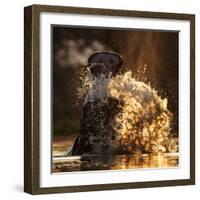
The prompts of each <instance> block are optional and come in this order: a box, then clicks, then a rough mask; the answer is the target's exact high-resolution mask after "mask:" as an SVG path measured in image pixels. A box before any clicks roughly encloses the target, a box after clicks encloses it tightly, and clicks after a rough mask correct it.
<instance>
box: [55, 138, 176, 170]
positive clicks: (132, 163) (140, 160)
mask: <svg viewBox="0 0 200 200" xmlns="http://www.w3.org/2000/svg"><path fill="white" fill-rule="evenodd" d="M75 137H76V136H71V137H66V138H65V137H57V138H56V139H54V142H53V160H52V173H58V172H72V171H92V170H121V169H142V168H169V167H178V164H179V155H178V153H163V154H159V155H153V154H128V155H104V156H82V157H80V156H69V157H67V156H64V154H65V152H66V149H68V148H69V147H70V146H71V145H72V144H73V141H74V139H75Z"/></svg>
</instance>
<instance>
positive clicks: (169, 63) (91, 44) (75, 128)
mask: <svg viewBox="0 0 200 200" xmlns="http://www.w3.org/2000/svg"><path fill="white" fill-rule="evenodd" d="M52 33H53V57H52V58H53V60H52V61H53V69H52V77H53V91H52V94H53V96H52V99H53V134H54V135H66V136H67V135H73V134H78V133H79V128H80V127H79V119H80V115H81V109H82V104H83V101H84V97H83V98H82V99H78V96H77V87H78V86H79V85H80V80H79V75H80V69H81V68H82V67H83V66H85V65H86V64H87V58H88V56H89V55H90V54H91V53H93V52H95V51H100V50H113V51H115V52H117V53H119V54H121V55H122V56H123V61H124V62H123V63H124V64H123V71H128V70H130V69H131V70H132V71H133V73H137V71H138V69H139V68H143V67H144V66H146V78H147V80H146V81H147V82H150V83H151V85H152V86H153V87H154V88H155V89H157V90H158V91H160V95H161V96H163V97H167V98H168V100H169V110H170V111H171V112H173V114H174V121H173V132H176V133H177V134H178V131H177V129H178V33H176V32H164V31H148V30H140V31H139V30H134V29H129V30H128V29H121V30H120V29H118V30H117V29H115V30H112V29H102V28H101V29H99V28H91V27H66V26H65V27H63V26H53V30H52Z"/></svg>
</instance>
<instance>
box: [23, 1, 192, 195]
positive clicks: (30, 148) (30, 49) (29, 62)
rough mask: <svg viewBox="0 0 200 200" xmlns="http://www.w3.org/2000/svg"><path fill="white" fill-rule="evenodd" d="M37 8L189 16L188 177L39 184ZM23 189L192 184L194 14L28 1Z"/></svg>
mask: <svg viewBox="0 0 200 200" xmlns="http://www.w3.org/2000/svg"><path fill="white" fill-rule="evenodd" d="M41 12H57V13H78V14H90V15H110V16H126V17H143V18H161V19H178V20H189V22H190V178H189V179H183V180H170V181H150V182H138V183H137V182H133V183H115V184H101V185H85V186H66V187H50V188H41V187H40V183H39V180H40V170H39V162H40V159H39V158H40V153H39V152H40V151H39V150H40V149H39V143H40V141H39V134H40V133H39V126H40V124H39V113H40V105H39V90H40V83H39V71H40V70H39V68H40V66H39V61H40V53H39V41H40V37H39V24H40V22H39V17H40V13H41ZM24 93H25V98H24V102H25V103H24V191H25V192H27V193H30V194H45V193H62V192H82V191H94V190H96V191H97V190H111V189H127V188H144V187H161V186H176V185H192V184H195V15H192V14H176V13H160V12H146V11H145V12H143V11H127V10H110V9H96V8H95V9H94V8H79V7H63V6H49V5H32V6H28V7H25V9H24Z"/></svg>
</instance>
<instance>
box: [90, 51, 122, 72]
mask: <svg viewBox="0 0 200 200" xmlns="http://www.w3.org/2000/svg"><path fill="white" fill-rule="evenodd" d="M105 57H107V58H108V59H103V58H105ZM104 60H109V64H113V65H116V68H117V70H116V71H117V72H118V71H119V70H120V69H121V67H122V63H123V59H122V56H121V55H120V54H118V53H115V52H113V51H97V52H95V53H93V54H91V55H90V56H89V58H88V64H89V65H91V64H93V63H104ZM111 62H112V63H111ZM104 64H107V63H104Z"/></svg>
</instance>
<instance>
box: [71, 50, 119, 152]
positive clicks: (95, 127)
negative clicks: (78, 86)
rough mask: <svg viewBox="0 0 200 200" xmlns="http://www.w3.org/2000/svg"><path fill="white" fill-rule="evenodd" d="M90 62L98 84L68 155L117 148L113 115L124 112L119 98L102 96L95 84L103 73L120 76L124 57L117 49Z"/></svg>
mask: <svg viewBox="0 0 200 200" xmlns="http://www.w3.org/2000/svg"><path fill="white" fill-rule="evenodd" d="M88 65H89V69H90V71H91V74H92V76H93V77H94V79H95V80H96V82H97V83H94V87H92V88H91V89H90V90H89V91H88V94H87V96H86V98H85V101H84V104H83V108H82V114H81V119H80V133H79V135H78V137H77V138H76V140H75V142H74V144H73V145H72V147H71V149H70V151H69V153H68V155H71V156H73V155H103V154H107V153H111V152H113V151H116V148H115V136H116V135H115V130H114V128H113V124H112V123H113V118H114V116H115V115H116V114H117V113H119V112H120V109H121V108H120V103H121V102H119V100H118V99H115V98H111V97H108V96H106V92H105V91H106V87H107V85H106V84H104V86H102V87H104V88H103V90H104V91H103V92H102V91H101V92H102V94H101V95H103V94H104V92H105V96H101V97H99V96H98V95H100V94H97V93H98V92H97V91H96V89H95V84H99V82H98V81H99V79H100V77H101V75H102V74H103V75H104V77H106V76H116V74H118V73H119V72H120V70H121V68H122V57H121V55H119V54H118V53H115V52H113V51H98V52H95V53H93V54H92V55H90V56H89V58H88ZM95 92H96V95H94V93H95Z"/></svg>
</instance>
